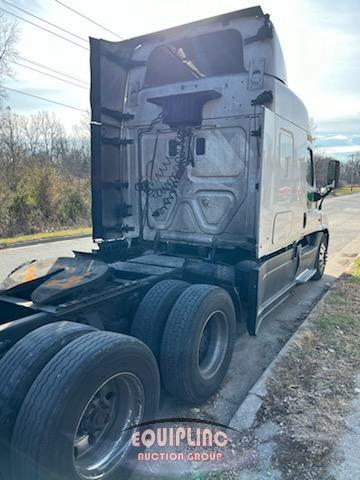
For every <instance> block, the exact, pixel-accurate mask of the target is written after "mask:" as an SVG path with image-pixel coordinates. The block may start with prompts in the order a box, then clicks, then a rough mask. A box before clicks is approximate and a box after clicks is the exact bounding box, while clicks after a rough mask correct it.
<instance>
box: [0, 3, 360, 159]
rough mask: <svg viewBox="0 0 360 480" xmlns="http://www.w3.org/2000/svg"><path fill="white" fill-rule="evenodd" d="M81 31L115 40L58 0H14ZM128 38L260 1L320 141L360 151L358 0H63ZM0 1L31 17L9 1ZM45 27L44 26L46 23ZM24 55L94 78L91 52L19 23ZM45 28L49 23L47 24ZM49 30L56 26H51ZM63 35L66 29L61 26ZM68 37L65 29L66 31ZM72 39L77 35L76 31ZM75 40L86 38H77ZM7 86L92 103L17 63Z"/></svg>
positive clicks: (29, 102) (19, 105)
mask: <svg viewBox="0 0 360 480" xmlns="http://www.w3.org/2000/svg"><path fill="white" fill-rule="evenodd" d="M9 2H11V3H14V4H16V5H17V6H20V7H22V8H24V9H26V10H28V11H31V12H32V13H34V14H36V15H39V16H41V17H44V18H46V19H47V20H48V21H50V22H53V23H56V24H57V25H59V26H62V27H63V28H66V29H68V30H70V31H72V32H74V33H76V34H77V35H79V36H80V37H84V38H87V37H88V36H89V35H91V36H95V37H101V38H106V39H108V40H116V37H115V36H113V35H111V34H109V33H106V32H105V31H104V30H102V29H100V28H97V27H96V26H95V25H93V24H91V23H89V22H88V21H86V20H85V19H82V18H80V17H79V16H77V15H76V14H74V13H72V12H70V11H69V10H67V9H65V8H64V7H63V6H61V5H59V4H58V3H57V2H56V1H55V0H31V1H29V0H9ZM63 2H64V3H67V4H69V5H71V6H72V7H73V8H75V9H76V10H79V11H81V12H83V13H85V14H86V15H88V16H89V17H91V18H93V19H96V20H97V21H98V22H99V23H100V24H102V25H104V26H107V27H108V28H109V29H111V30H113V31H115V32H117V33H118V34H119V35H120V36H122V37H132V36H136V35H139V34H142V33H146V32H151V31H155V30H159V29H162V28H167V27H170V26H174V25H178V24H182V23H186V22H189V21H192V20H196V19H200V18H203V17H209V16H212V15H216V14H219V13H225V12H229V11H233V10H238V9H241V8H246V7H249V6H254V5H257V4H261V6H262V7H263V10H264V11H265V12H267V13H270V15H271V19H272V21H273V23H274V25H275V28H276V30H277V32H278V35H279V37H280V41H281V44H282V47H283V51H284V55H285V61H286V65H287V71H288V84H289V86H290V88H292V89H293V90H294V91H295V93H296V94H297V95H299V96H300V98H301V99H302V100H303V101H304V102H305V104H306V106H307V108H308V110H309V113H310V115H311V116H312V117H313V118H314V120H315V122H316V124H317V131H316V134H317V137H318V145H319V147H323V148H324V147H325V148H326V151H328V152H329V153H336V154H338V155H340V156H343V155H349V154H351V152H353V151H360V28H359V25H360V5H359V0H342V1H341V2H340V1H339V0H264V1H262V2H256V1H251V0H222V1H221V2H219V1H218V0H196V1H194V0H192V1H190V0H182V1H180V0H136V1H124V0H123V1H119V0H102V1H101V2H99V1H94V0H63ZM0 7H1V8H5V9H7V10H9V11H12V12H14V13H16V14H18V15H20V16H22V17H24V18H27V19H29V20H31V21H34V22H38V23H41V22H39V21H37V20H34V19H31V18H30V17H28V16H27V15H26V14H24V13H22V12H19V11H16V10H14V9H13V8H11V7H10V6H9V5H6V4H5V3H4V2H3V0H0ZM43 25H44V24H43ZM19 26H20V27H21V36H20V38H21V40H20V42H19V54H20V55H21V56H22V57H26V58H29V59H31V60H34V61H36V62H39V63H42V64H44V65H46V66H49V67H52V68H55V69H57V70H61V71H63V72H67V73H69V74H70V75H73V76H76V77H79V78H81V79H83V80H84V81H86V82H88V81H89V59H88V52H87V51H86V50H83V49H81V48H79V47H77V46H75V45H72V44H71V43H68V42H65V41H63V40H61V39H58V38H56V37H54V36H52V35H50V34H48V33H46V32H43V31H41V30H39V29H37V28H35V27H33V26H30V25H26V24H25V23H23V22H21V21H19ZM44 27H46V25H44ZM47 28H49V27H47ZM58 33H60V34H61V32H58ZM62 35H64V36H67V35H66V34H62ZM69 38H72V37H69ZM72 40H74V41H75V42H77V43H79V44H81V45H84V46H85V47H86V43H85V42H83V41H81V40H77V39H74V38H72ZM15 73H16V75H15V78H14V79H13V80H8V81H6V82H4V84H5V85H7V86H9V87H11V88H16V89H19V90H24V91H27V92H29V93H32V94H34V95H39V96H43V97H46V98H50V99H52V100H55V101H60V102H63V103H66V104H69V105H73V106H75V107H78V108H80V109H89V98H88V97H89V94H88V91H87V90H83V89H80V88H78V87H75V86H72V85H67V84H64V83H61V82H59V81H57V80H52V79H50V78H47V77H44V76H42V75H40V74H37V73H35V72H30V71H29V70H26V69H24V68H22V67H16V68H15ZM7 103H8V104H10V105H11V106H12V108H13V109H14V110H15V111H18V112H21V113H34V112H36V111H38V110H53V111H56V113H57V114H58V115H59V117H60V118H61V119H62V120H63V121H64V122H66V124H67V125H68V126H69V127H70V126H71V125H72V124H74V123H76V122H77V121H78V120H79V119H80V117H81V113H80V112H76V111H73V110H70V109H66V108H61V107H57V106H56V105H52V104H49V103H46V102H42V101H40V100H35V99H31V98H29V97H25V96H22V95H20V94H10V95H9V97H8V99H7Z"/></svg>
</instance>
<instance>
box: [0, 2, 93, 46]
mask: <svg viewBox="0 0 360 480" xmlns="http://www.w3.org/2000/svg"><path fill="white" fill-rule="evenodd" d="M1 1H2V2H3V3H6V4H7V5H9V6H10V7H12V8H16V9H17V10H20V11H21V12H23V13H26V15H30V17H34V18H36V19H37V20H40V21H42V22H44V23H47V24H48V25H50V26H51V27H55V28H57V29H59V30H61V31H62V32H64V33H67V34H69V35H73V36H74V37H76V38H77V39H78V40H81V41H83V42H86V43H88V39H87V38H84V37H80V35H77V34H76V33H73V32H70V31H69V30H66V29H65V28H62V27H59V26H58V25H56V24H55V23H51V22H49V21H48V20H45V18H42V17H38V16H37V15H35V14H33V13H31V12H29V11H27V10H25V9H24V8H21V7H18V6H17V5H14V4H13V3H10V2H8V1H7V0H1Z"/></svg>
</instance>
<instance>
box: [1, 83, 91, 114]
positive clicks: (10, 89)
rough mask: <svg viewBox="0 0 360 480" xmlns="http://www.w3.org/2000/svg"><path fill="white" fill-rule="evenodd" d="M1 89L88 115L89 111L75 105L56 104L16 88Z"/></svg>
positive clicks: (53, 101)
mask: <svg viewBox="0 0 360 480" xmlns="http://www.w3.org/2000/svg"><path fill="white" fill-rule="evenodd" d="M0 88H4V89H5V90H9V91H10V92H15V93H21V95H27V96H28V97H33V98H37V99H38V100H43V101H45V102H50V103H55V105H60V106H61V107H66V108H71V109H72V110H78V111H79V112H84V113H88V111H87V110H84V109H83V108H78V107H74V106H73V105H67V104H66V103H62V102H56V101H55V100H50V99H49V98H45V97H40V96H39V95H33V94H32V93H28V92H23V91H22V90H16V89H15V88H10V87H5V86H4V85H2V86H1V87H0Z"/></svg>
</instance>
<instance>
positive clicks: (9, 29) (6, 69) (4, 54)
mask: <svg viewBox="0 0 360 480" xmlns="http://www.w3.org/2000/svg"><path fill="white" fill-rule="evenodd" d="M18 34H19V28H18V25H17V24H16V23H14V22H12V21H10V20H9V19H8V18H7V17H6V15H5V14H4V13H1V12H0V96H4V92H3V89H1V81H2V79H3V78H4V77H6V76H11V75H12V73H13V71H12V68H11V62H12V61H13V60H14V59H15V58H16V55H17V51H16V43H17V41H18Z"/></svg>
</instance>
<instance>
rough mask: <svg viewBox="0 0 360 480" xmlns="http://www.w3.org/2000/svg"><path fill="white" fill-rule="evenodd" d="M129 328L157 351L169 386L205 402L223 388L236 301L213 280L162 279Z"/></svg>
mask: <svg viewBox="0 0 360 480" xmlns="http://www.w3.org/2000/svg"><path fill="white" fill-rule="evenodd" d="M131 334H132V335H134V336H136V337H137V338H139V339H140V340H142V341H143V342H144V343H145V344H147V345H148V346H149V347H150V348H151V349H152V351H153V353H154V354H155V356H156V357H157V359H158V363H159V367H160V372H161V379H162V384H163V386H164V388H165V390H167V391H168V392H169V393H170V394H171V395H173V396H174V397H176V398H177V399H180V400H183V401H185V402H190V403H193V404H199V403H203V402H204V401H206V400H207V399H208V398H209V397H211V395H213V394H214V393H215V392H216V391H217V390H218V389H219V387H220V385H221V383H222V381H223V379H224V376H225V374H226V372H227V369H228V366H229V363H230V360H231V357H232V353H233V349H234V342H235V336H236V316H235V309H234V304H233V301H232V299H231V297H230V295H229V294H228V293H227V292H226V291H225V290H224V289H223V288H220V287H217V286H214V285H205V284H204V285H202V284H197V285H191V286H189V285H188V284H186V283H185V282H180V281H177V280H166V281H162V282H160V283H158V284H157V285H155V286H154V287H153V288H152V289H151V290H149V292H148V293H147V294H146V295H145V297H144V298H143V300H142V302H141V304H140V306H139V308H138V311H137V314H136V316H135V319H134V321H133V326H132V331H131Z"/></svg>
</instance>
